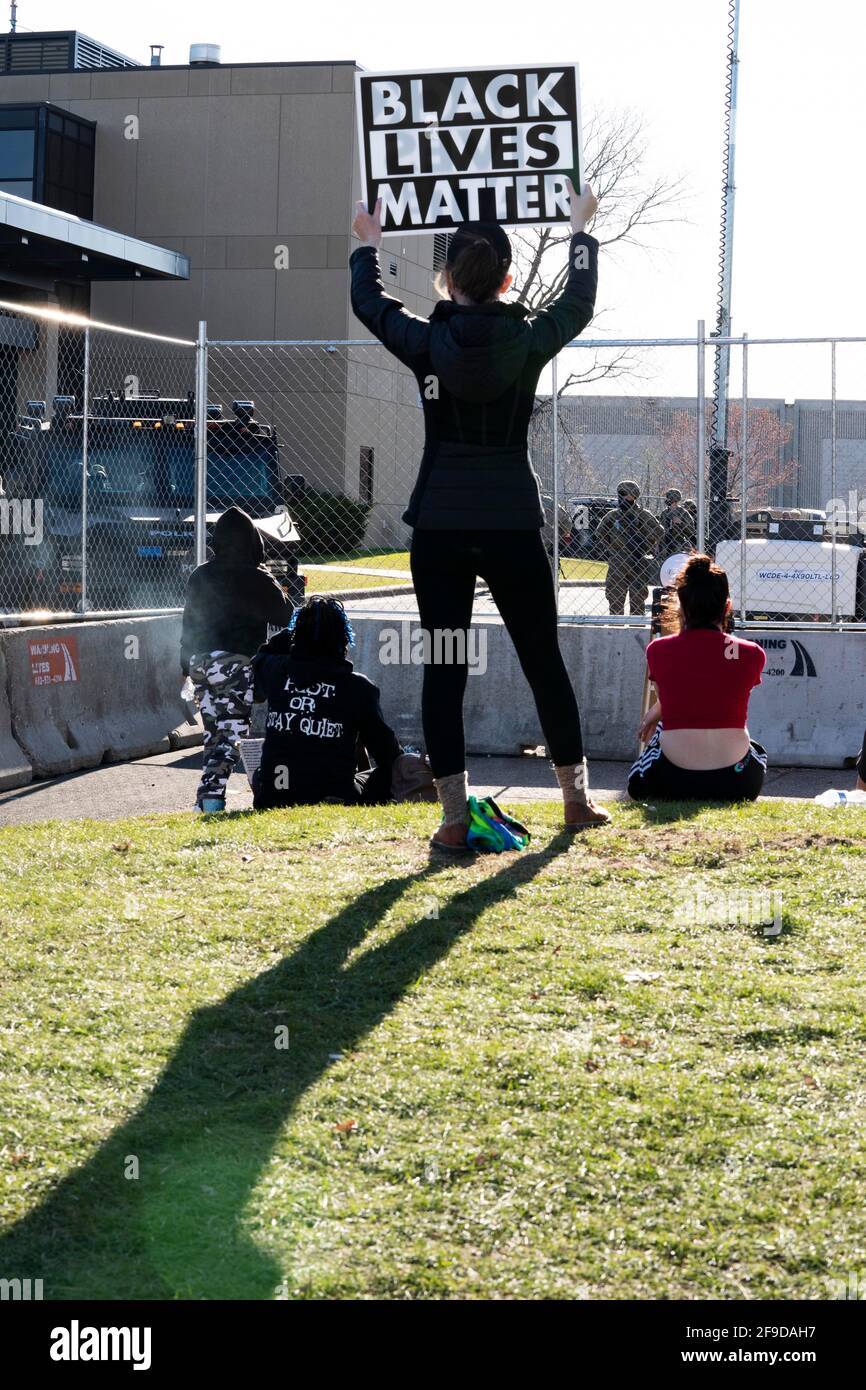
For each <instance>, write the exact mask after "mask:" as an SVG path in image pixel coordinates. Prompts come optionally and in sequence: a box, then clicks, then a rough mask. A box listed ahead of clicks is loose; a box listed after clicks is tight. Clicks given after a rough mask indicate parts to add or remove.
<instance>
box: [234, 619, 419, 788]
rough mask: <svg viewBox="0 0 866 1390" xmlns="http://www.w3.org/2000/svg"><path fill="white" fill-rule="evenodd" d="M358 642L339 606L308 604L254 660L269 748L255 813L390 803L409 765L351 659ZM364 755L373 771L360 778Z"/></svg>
mask: <svg viewBox="0 0 866 1390" xmlns="http://www.w3.org/2000/svg"><path fill="white" fill-rule="evenodd" d="M354 640H355V638H354V633H353V632H352V625H351V623H350V622H349V619H348V617H347V616H346V611H345V609H344V608H343V605H342V604H341V603H340V602H339V600H338V599H335V598H329V597H328V596H327V595H325V594H315V595H313V596H312V597H311V598H308V599H307V600H306V602H305V603H304V604H302V606H301V607H300V608H298V609H297V610H296V611H295V613H294V614H293V616H292V621H291V623H290V624H289V627H288V629H287V630H285V631H283V632H278V633H276V634H275V635H274V636H273V637H272V638H271V639H270V641H269V642H267V643H266V645H265V646H263V647H262V648H261V650H260V651H259V652H257V653H256V655H255V657H254V658H253V676H254V680H255V693H256V699H258V700H266V701H267V705H268V712H267V718H266V720H265V741H264V744H263V746H262V759H261V762H260V764H259V766H258V768H257V769H256V771H255V772H254V773H253V779H252V780H253V806H254V808H255V809H256V810H257V811H265V810H270V809H272V808H273V807H275V806H298V805H310V804H312V803H314V802H319V801H338V802H343V803H345V804H346V805H366V806H381V805H384V804H385V803H386V802H389V801H390V800H391V793H392V782H393V773H394V767H395V764H397V763H398V762H401V761H405V757H404V754H403V750H402V748H401V747H400V745H399V743H398V742H397V736H396V734H395V733H394V730H393V729H392V728H390V726H389V725H388V724H387V722H386V720H385V718H384V715H383V714H382V709H381V706H380V704H379V691H378V690H377V688H376V686H375V685H374V684H373V682H372V681H370V680H368V679H367V677H366V676H362V675H361V674H360V672H358V671H355V670H353V669H352V663H351V661H348V660H347V658H346V653H347V651H348V649H349V647H350V646H351V645H352V644H353V642H354ZM359 748H363V749H364V750H365V751H366V752H367V753H368V754H369V755H370V758H371V759H372V761H373V764H374V766H373V767H368V768H365V769H364V770H363V771H358V752H359Z"/></svg>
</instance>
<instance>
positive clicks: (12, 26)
mask: <svg viewBox="0 0 866 1390" xmlns="http://www.w3.org/2000/svg"><path fill="white" fill-rule="evenodd" d="M11 10H12V15H11V19H12V23H11V24H10V26H9V32H10V33H11V34H14V33H15V28H16V25H17V23H18V6H17V5H16V3H15V0H12V5H11Z"/></svg>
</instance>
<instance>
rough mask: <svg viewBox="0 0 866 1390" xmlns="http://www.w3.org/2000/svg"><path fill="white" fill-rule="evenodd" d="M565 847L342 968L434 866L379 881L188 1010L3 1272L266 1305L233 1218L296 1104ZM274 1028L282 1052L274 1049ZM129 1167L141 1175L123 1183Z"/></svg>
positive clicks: (288, 1207)
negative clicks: (111, 1127)
mask: <svg viewBox="0 0 866 1390" xmlns="http://www.w3.org/2000/svg"><path fill="white" fill-rule="evenodd" d="M571 843H572V840H571V837H570V836H568V835H566V834H564V833H560V834H559V835H557V836H556V837H555V838H554V839H553V840H552V841H551V842H549V843H548V845H547V846H546V847H545V848H544V849H541V850H537V851H533V852H532V853H530V854H523V855H521V856H520V857H519V858H516V859H514V858H511V856H509V862H508V863H507V864H506V865H504V866H503V867H502V868H501V869H500V870H499V871H498V872H496V873H493V874H491V875H490V876H489V877H486V878H484V879H481V880H479V881H478V882H475V883H473V884H472V886H471V887H468V888H465V889H463V890H461V891H458V892H456V893H455V894H454V895H453V896H452V897H451V898H449V899H448V900H447V901H445V902H443V903H442V904H441V905H440V908H439V917H438V920H428V919H427V918H426V917H425V918H423V919H421V920H419V921H416V922H413V923H411V924H410V925H409V926H407V927H406V928H405V929H404V930H402V931H400V932H399V933H398V934H397V935H396V936H394V937H391V938H390V939H388V940H387V941H383V942H382V944H381V945H379V946H375V947H373V948H372V949H370V950H368V951H366V952H365V953H364V954H363V955H362V956H361V957H360V958H359V959H358V960H357V961H355V962H354V963H353V964H352V965H349V966H346V965H345V961H346V958H347V957H348V955H349V954H350V953H351V952H352V951H354V950H355V949H356V948H358V947H359V946H361V945H362V943H363V942H364V940H365V938H366V937H367V935H368V934H369V933H370V932H371V931H373V929H374V928H375V927H376V926H377V924H378V923H379V922H380V921H381V920H382V918H383V917H384V916H385V914H386V913H387V912H388V910H389V909H390V908H391V907H392V906H393V905H394V904H395V903H396V902H397V901H398V900H399V898H400V897H401V896H402V894H403V893H404V892H405V891H406V890H407V889H408V888H409V887H410V886H412V885H413V884H417V883H418V881H419V879H421V880H424V879H429V878H430V877H431V876H432V875H433V874H435V872H436V871H437V870H438V869H441V868H442V867H444V866H443V865H435V866H434V865H432V864H431V865H430V867H429V868H427V869H425V870H424V871H423V872H422V873H421V874H412V875H406V876H404V877H401V878H392V879H388V880H387V881H386V882H384V883H381V884H379V885H378V886H377V887H375V888H372V889H370V890H369V891H368V892H366V893H363V894H361V896H360V897H358V898H356V899H355V900H354V901H352V902H351V903H349V904H347V906H346V907H345V908H343V910H342V911H341V912H339V913H337V915H336V916H335V917H333V918H331V919H330V921H328V922H326V923H325V924H324V926H322V927H320V928H318V930H316V931H314V932H313V933H312V935H311V936H309V937H308V938H307V940H305V941H304V943H303V944H302V945H301V946H299V947H298V949H297V950H296V951H294V952H293V953H292V954H291V955H290V956H287V957H286V958H285V959H283V960H281V961H280V962H279V963H278V964H277V965H275V966H274V967H273V969H271V970H267V971H265V972H264V973H263V974H261V975H259V976H257V977H256V978H255V979H252V980H250V981H248V982H247V983H246V984H244V985H242V986H241V987H240V988H238V989H236V990H233V991H232V993H231V994H229V995H228V996H227V997H226V998H225V999H224V1000H223V1001H222V1002H221V1003H219V1004H216V1005H213V1006H212V1007H210V1008H205V1009H201V1010H199V1011H198V1012H197V1013H195V1014H193V1016H192V1018H191V1019H190V1022H189V1024H188V1026H187V1028H186V1031H185V1032H184V1034H183V1036H182V1037H181V1040H180V1043H179V1045H178V1048H177V1051H176V1052H175V1054H174V1056H173V1058H172V1059H171V1061H170V1062H169V1063H168V1065H167V1066H166V1068H165V1070H164V1072H163V1073H162V1075H161V1076H160V1078H159V1080H158V1081H157V1082H156V1085H155V1086H154V1088H153V1091H152V1092H151V1094H150V1096H149V1097H148V1099H147V1100H146V1101H145V1102H144V1103H143V1104H142V1106H141V1107H140V1109H139V1110H138V1111H137V1112H136V1113H135V1114H134V1115H132V1116H131V1117H130V1119H129V1120H128V1121H126V1122H125V1123H124V1124H123V1125H122V1126H120V1127H119V1128H118V1129H117V1130H115V1132H114V1133H113V1134H112V1135H111V1136H110V1138H109V1139H108V1140H106V1142H105V1143H104V1144H103V1145H102V1146H101V1147H100V1148H99V1150H98V1151H97V1152H96V1153H95V1154H94V1155H93V1157H92V1158H91V1159H89V1160H88V1161H87V1162H86V1163H85V1164H84V1165H83V1166H82V1167H81V1168H79V1169H77V1170H76V1171H74V1172H73V1173H71V1174H70V1175H69V1176H68V1177H66V1178H64V1179H63V1180H62V1181H61V1182H60V1183H59V1185H58V1186H57V1188H56V1189H55V1190H54V1191H53V1192H52V1193H51V1194H50V1195H49V1196H48V1197H46V1198H45V1200H44V1201H43V1202H42V1204H41V1205H40V1206H39V1207H37V1208H35V1209H34V1211H33V1212H31V1213H30V1214H28V1216H26V1217H24V1218H22V1220H21V1221H20V1222H18V1223H17V1225H15V1226H14V1227H12V1228H11V1229H10V1231H9V1232H8V1234H7V1235H6V1236H5V1237H3V1238H2V1239H0V1276H2V1277H4V1278H16V1277H17V1278H22V1279H23V1278H31V1279H40V1278H41V1279H42V1280H43V1281H44V1292H45V1297H46V1298H48V1299H63V1298H83V1299H87V1298H94V1299H96V1298H108V1299H133V1298H146V1299H153V1298H157V1299H158V1298H182V1299H183V1298H271V1297H273V1295H274V1290H275V1287H276V1286H277V1284H278V1282H279V1280H280V1277H281V1271H280V1269H279V1267H278V1266H277V1264H276V1263H275V1261H274V1260H273V1259H272V1258H271V1257H270V1256H269V1255H268V1254H267V1253H266V1252H265V1251H263V1249H262V1248H261V1247H260V1246H259V1245H257V1244H256V1243H255V1241H254V1239H253V1237H254V1235H255V1232H254V1231H252V1232H251V1231H250V1229H249V1228H248V1227H246V1226H245V1225H244V1209H245V1207H246V1205H247V1202H248V1199H249V1197H250V1194H251V1192H252V1189H253V1188H254V1187H255V1185H256V1183H257V1182H258V1181H259V1179H260V1177H261V1175H262V1171H263V1169H264V1167H265V1166H266V1164H267V1163H268V1160H269V1158H270V1156H271V1154H272V1151H273V1148H274V1145H275V1143H276V1140H277V1138H278V1136H279V1135H280V1133H281V1131H282V1129H283V1127H284V1125H285V1123H286V1120H287V1118H288V1117H289V1116H290V1115H291V1113H292V1111H293V1109H294V1108H295V1106H296V1105H297V1103H298V1101H299V1100H300V1099H301V1097H302V1096H303V1095H304V1094H305V1092H306V1091H308V1090H309V1089H310V1087H312V1086H313V1085H315V1083H316V1082H317V1081H318V1079H319V1078H320V1077H321V1076H322V1074H323V1072H325V1071H326V1070H327V1068H328V1066H329V1065H330V1062H331V1054H332V1053H334V1052H339V1051H344V1050H347V1049H350V1048H352V1047H353V1046H356V1045H357V1044H358V1043H359V1042H360V1041H361V1040H362V1039H363V1038H364V1037H365V1036H366V1035H367V1034H368V1033H369V1032H370V1031H371V1030H372V1029H373V1028H375V1027H376V1025H377V1024H378V1023H380V1022H381V1021H382V1019H383V1018H385V1017H386V1016H387V1015H388V1013H389V1012H390V1011H391V1010H392V1009H393V1008H394V1007H395V1005H396V1004H397V1003H398V1001H399V1000H400V999H401V998H402V997H403V995H404V994H405V992H406V990H407V989H408V988H409V986H411V985H413V984H414V983H415V982H416V981H417V980H418V978H419V977H420V976H423V975H424V973H425V972H426V971H428V970H430V969H431V967H432V966H434V965H435V964H436V963H437V961H440V960H442V959H443V957H444V956H446V955H447V953H448V952H449V950H450V949H451V947H452V946H453V945H454V943H455V942H456V941H457V940H459V938H460V937H461V936H462V935H463V934H464V933H465V932H467V931H469V929H470V928H471V927H472V925H473V923H474V922H475V921H476V919H477V918H478V916H479V914H480V912H481V911H482V910H483V909H484V908H486V907H488V906H490V905H491V904H493V903H497V902H501V901H503V900H505V899H507V898H509V897H511V896H512V895H513V894H514V893H515V890H516V889H517V888H518V887H519V886H520V885H521V884H524V883H526V882H527V881H528V880H529V879H531V878H532V877H533V876H534V875H535V874H536V873H537V872H538V871H539V869H541V868H542V867H543V866H544V865H545V864H546V863H548V862H549V861H550V859H551V858H553V857H554V856H556V855H558V854H561V853H562V852H563V851H564V850H565V849H566V848H567V847H568V845H569V844H571ZM282 1025H286V1026H287V1027H288V1029H289V1047H288V1049H287V1050H282V1049H279V1048H277V1047H276V1046H275V1029H277V1028H279V1027H281V1026H282ZM346 1118H347V1117H346V1116H343V1115H333V1116H323V1117H322V1124H323V1127H325V1128H326V1129H328V1130H330V1129H331V1128H332V1127H333V1124H334V1122H335V1121H341V1120H344V1119H346ZM136 1161H137V1165H138V1177H134V1176H126V1174H132V1173H134V1172H135V1162H136ZM300 1162H303V1155H302V1154H300V1153H299V1163H300ZM313 1164H314V1160H313V1161H311V1160H307V1165H306V1168H305V1181H306V1182H307V1184H309V1174H310V1171H311V1169H312V1168H313ZM287 1169H288V1171H287ZM313 1171H314V1170H313ZM274 1181H275V1182H280V1183H281V1184H282V1185H283V1187H284V1192H285V1198H284V1200H283V1203H282V1205H283V1209H284V1210H285V1211H286V1213H287V1215H286V1219H287V1221H292V1220H293V1219H294V1220H295V1221H296V1222H297V1221H301V1222H303V1220H304V1215H303V1203H301V1207H300V1212H299V1208H298V1205H297V1196H295V1197H293V1184H292V1171H291V1164H289V1165H280V1166H279V1169H278V1171H275V1172H274Z"/></svg>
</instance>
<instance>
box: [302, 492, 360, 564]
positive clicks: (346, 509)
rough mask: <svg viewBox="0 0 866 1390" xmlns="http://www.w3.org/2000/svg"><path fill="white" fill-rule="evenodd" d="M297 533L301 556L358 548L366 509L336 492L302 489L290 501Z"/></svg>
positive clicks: (340, 552) (341, 552)
mask: <svg viewBox="0 0 866 1390" xmlns="http://www.w3.org/2000/svg"><path fill="white" fill-rule="evenodd" d="M290 510H291V514H292V520H293V521H294V523H295V525H296V526H297V528H298V531H299V532H300V536H301V546H300V551H301V555H303V556H306V557H308V558H309V557H310V556H313V555H332V554H335V553H336V554H343V553H346V552H350V551H355V550H359V549H360V548H361V542H362V540H363V539H364V531H365V528H366V525H367V515H368V513H369V511H370V508H369V507H368V506H366V505H365V504H364V503H363V502H356V501H355V499H354V498H353V497H344V496H342V494H340V493H338V492H316V491H315V490H314V489H313V488H306V489H305V490H304V492H302V493H301V495H300V496H299V497H298V498H297V499H296V500H295V501H294V502H293V503H292V504H291V508H290Z"/></svg>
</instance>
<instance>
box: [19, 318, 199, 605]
mask: <svg viewBox="0 0 866 1390" xmlns="http://www.w3.org/2000/svg"><path fill="white" fill-rule="evenodd" d="M194 381H195V345H194V343H192V342H188V343H186V342H183V341H181V340H175V339H169V338H158V337H155V336H152V335H147V334H140V333H134V332H131V331H127V330H117V329H114V328H110V327H107V326H103V325H99V324H96V323H84V322H83V321H81V320H76V319H75V318H73V317H71V316H68V315H62V314H59V313H53V312H51V311H44V312H39V311H24V310H21V311H11V310H10V307H6V308H4V309H3V312H2V315H0V615H2V621H3V622H4V623H5V624H9V623H14V622H16V621H20V620H21V619H25V620H30V621H33V620H34V619H36V618H38V617H39V616H45V615H49V614H51V615H61V616H67V617H69V616H81V615H82V614H84V613H88V612H95V611H107V612H117V611H127V610H133V609H134V610H152V609H165V608H171V607H175V606H177V605H178V604H179V603H181V602H182V601H183V592H184V588H185V585H186V578H187V575H188V573H189V570H190V568H191V564H192V561H193V558H194V557H193V542H194V529H193V516H192V511H193V504H194V500H195V488H194V458H195V429H194V390H193V387H194Z"/></svg>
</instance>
